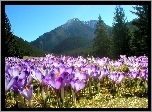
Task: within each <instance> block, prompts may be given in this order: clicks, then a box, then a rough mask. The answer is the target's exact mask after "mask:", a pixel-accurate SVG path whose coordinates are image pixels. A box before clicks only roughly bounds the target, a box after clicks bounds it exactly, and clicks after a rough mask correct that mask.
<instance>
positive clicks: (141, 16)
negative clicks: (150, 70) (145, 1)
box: [131, 5, 148, 56]
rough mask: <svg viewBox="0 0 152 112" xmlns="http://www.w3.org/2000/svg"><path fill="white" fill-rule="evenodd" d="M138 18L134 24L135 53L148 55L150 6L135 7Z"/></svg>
mask: <svg viewBox="0 0 152 112" xmlns="http://www.w3.org/2000/svg"><path fill="white" fill-rule="evenodd" d="M133 8H134V9H135V10H136V11H135V12H133V11H131V12H132V13H133V14H135V15H136V16H137V19H135V20H134V21H133V22H132V24H133V25H134V26H136V30H135V31H134V38H133V39H132V46H133V48H134V49H133V52H135V53H136V55H138V56H139V55H144V54H145V55H148V5H137V6H135V7H133Z"/></svg>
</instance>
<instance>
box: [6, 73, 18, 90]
mask: <svg viewBox="0 0 152 112" xmlns="http://www.w3.org/2000/svg"><path fill="white" fill-rule="evenodd" d="M17 80H18V76H16V77H13V78H12V79H9V78H8V77H6V78H5V92H7V91H8V90H9V89H11V87H13V86H14V85H15V84H16V83H17Z"/></svg>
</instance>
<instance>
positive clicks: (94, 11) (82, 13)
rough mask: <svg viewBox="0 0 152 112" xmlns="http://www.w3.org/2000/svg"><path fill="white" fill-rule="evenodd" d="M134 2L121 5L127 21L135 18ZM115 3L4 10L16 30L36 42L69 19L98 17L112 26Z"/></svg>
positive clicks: (9, 6) (22, 6)
mask: <svg viewBox="0 0 152 112" xmlns="http://www.w3.org/2000/svg"><path fill="white" fill-rule="evenodd" d="M132 6H133V5H122V7H123V9H124V11H125V16H126V17H127V20H128V21H131V20H132V19H134V18H136V16H135V15H133V14H132V13H131V12H130V11H134V9H133V7H132ZM115 7H116V6H115V5H48V6H47V5H44V6H43V5H38V6H37V5H6V6H5V12H6V14H7V16H8V18H9V20H10V23H11V26H12V31H13V33H14V34H15V35H16V36H18V37H21V38H23V39H24V40H27V41H29V42H30V41H33V40H35V39H37V38H38V37H39V36H41V35H43V34H44V33H46V32H49V31H51V30H53V29H55V28H56V27H58V26H60V25H62V24H64V23H66V22H67V21H68V20H69V19H72V18H78V19H79V20H81V21H89V20H98V16H99V14H100V15H101V17H102V19H103V21H104V22H105V23H106V24H107V25H109V26H112V23H113V17H114V12H115Z"/></svg>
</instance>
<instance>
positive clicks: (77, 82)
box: [70, 79, 86, 93]
mask: <svg viewBox="0 0 152 112" xmlns="http://www.w3.org/2000/svg"><path fill="white" fill-rule="evenodd" d="M70 84H71V87H72V88H73V89H74V91H75V93H77V92H78V91H80V90H81V89H83V88H84V87H85V85H86V82H85V81H81V80H79V79H75V80H74V79H72V80H71V81H70Z"/></svg>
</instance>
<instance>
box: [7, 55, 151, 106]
mask: <svg viewBox="0 0 152 112" xmlns="http://www.w3.org/2000/svg"><path fill="white" fill-rule="evenodd" d="M100 95H102V99H101V100H100V98H98V97H97V96H100ZM132 97H136V98H137V97H138V98H143V97H144V98H146V99H147V100H148V57H146V56H139V57H136V56H131V57H126V56H125V55H120V58H119V59H118V60H115V61H113V60H111V59H110V58H108V57H103V58H94V57H93V56H92V57H87V58H84V57H82V56H78V57H71V56H62V55H61V56H54V55H53V54H48V55H46V56H45V57H36V58H32V59H19V58H16V57H6V58H5V107H6V108H76V107H86V105H87V104H86V103H87V102H89V101H90V100H91V99H94V100H95V99H96V100H98V102H103V105H100V106H98V107H105V108H106V107H107V106H106V105H104V103H105V104H106V102H108V101H110V100H113V99H117V98H125V99H129V98H132ZM93 103H95V102H91V103H89V104H88V105H87V107H92V106H94V104H93ZM122 103H124V102H122ZM95 105H98V103H96V104H95ZM147 105H148V102H147ZM122 108H124V107H123V106H122Z"/></svg>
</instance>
